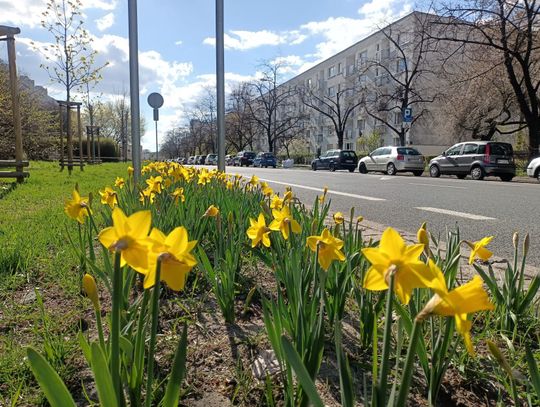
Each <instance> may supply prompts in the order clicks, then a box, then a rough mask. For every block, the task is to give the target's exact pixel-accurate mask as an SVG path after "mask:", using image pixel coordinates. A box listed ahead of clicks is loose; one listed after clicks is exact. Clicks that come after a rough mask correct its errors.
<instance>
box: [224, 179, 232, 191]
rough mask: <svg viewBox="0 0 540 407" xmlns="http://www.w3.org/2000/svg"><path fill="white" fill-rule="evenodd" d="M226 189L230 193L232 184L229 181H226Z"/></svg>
mask: <svg viewBox="0 0 540 407" xmlns="http://www.w3.org/2000/svg"><path fill="white" fill-rule="evenodd" d="M226 187H227V189H228V190H229V191H232V190H233V188H234V183H232V182H231V181H227V184H226Z"/></svg>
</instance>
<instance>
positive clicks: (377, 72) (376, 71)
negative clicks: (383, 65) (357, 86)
mask: <svg viewBox="0 0 540 407" xmlns="http://www.w3.org/2000/svg"><path fill="white" fill-rule="evenodd" d="M375 76H376V77H378V76H379V67H376V68H375Z"/></svg>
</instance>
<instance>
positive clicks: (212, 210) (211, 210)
mask: <svg viewBox="0 0 540 407" xmlns="http://www.w3.org/2000/svg"><path fill="white" fill-rule="evenodd" d="M218 214H219V209H218V208H217V207H215V206H214V205H210V206H209V207H208V209H207V210H206V212H205V213H204V215H203V217H210V218H215V217H216V216H218Z"/></svg>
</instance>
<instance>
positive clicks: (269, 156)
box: [263, 153, 274, 158]
mask: <svg viewBox="0 0 540 407" xmlns="http://www.w3.org/2000/svg"><path fill="white" fill-rule="evenodd" d="M263 157H264V158H274V154H272V153H264V154H263Z"/></svg>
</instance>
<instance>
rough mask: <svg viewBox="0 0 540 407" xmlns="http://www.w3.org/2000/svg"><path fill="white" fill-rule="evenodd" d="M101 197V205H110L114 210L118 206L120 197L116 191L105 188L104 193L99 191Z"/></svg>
mask: <svg viewBox="0 0 540 407" xmlns="http://www.w3.org/2000/svg"><path fill="white" fill-rule="evenodd" d="M99 195H100V196H101V203H102V204H103V205H109V207H110V208H111V209H114V207H115V206H116V205H118V195H117V194H116V191H115V190H114V189H112V188H109V187H105V189H104V190H103V191H99Z"/></svg>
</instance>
